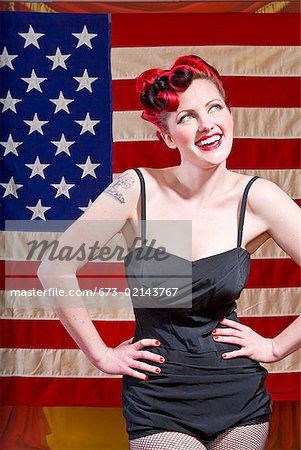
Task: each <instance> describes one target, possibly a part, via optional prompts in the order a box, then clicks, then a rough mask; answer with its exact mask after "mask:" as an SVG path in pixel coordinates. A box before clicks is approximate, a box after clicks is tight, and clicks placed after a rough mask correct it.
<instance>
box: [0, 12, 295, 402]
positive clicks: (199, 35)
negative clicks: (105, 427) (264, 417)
mask: <svg viewBox="0 0 301 450" xmlns="http://www.w3.org/2000/svg"><path fill="white" fill-rule="evenodd" d="M12 16H13V18H12ZM3 17H4V19H5V21H6V23H8V21H12V22H13V23H11V26H10V27H6V28H7V29H9V31H6V32H5V36H7V37H6V41H4V40H3V41H2V43H1V46H2V47H1V48H0V51H1V52H2V59H1V61H4V62H5V61H6V62H7V63H8V65H7V64H5V65H4V66H3V67H2V68H1V71H0V73H1V72H2V74H4V75H2V80H3V81H4V82H2V87H1V102H2V104H3V107H2V118H3V124H4V125H3V128H2V131H1V133H2V135H1V136H2V137H1V142H2V144H1V145H2V149H4V152H3V153H5V156H4V162H5V164H7V169H6V171H5V173H3V174H2V179H1V183H2V184H1V186H2V193H3V194H4V198H3V205H4V209H5V211H7V213H8V216H7V218H8V219H16V220H20V219H27V220H31V219H32V220H34V221H44V219H46V221H47V220H50V219H58V218H64V219H75V218H76V217H78V215H79V214H80V213H81V210H80V209H79V208H82V210H84V208H85V207H86V206H87V205H88V204H89V201H90V200H93V199H95V198H96V196H97V195H98V194H99V193H100V192H101V191H102V189H103V188H104V187H105V186H106V185H107V184H109V182H110V180H111V171H113V172H114V174H117V173H120V172H122V171H124V170H125V169H127V168H129V167H143V166H145V167H165V166H168V165H175V164H177V163H179V156H178V154H177V153H176V152H172V151H170V150H169V149H166V148H164V147H163V146H162V144H161V143H160V142H158V141H156V136H155V130H154V128H153V127H152V126H151V125H150V124H148V123H146V122H144V121H142V120H141V119H140V113H141V112H140V106H139V103H138V100H137V95H136V93H135V88H134V83H135V82H134V79H135V77H136V76H137V75H138V74H139V73H141V72H142V71H143V70H146V69H147V68H150V67H161V68H164V67H166V68H167V67H170V65H171V63H172V62H173V61H174V60H175V59H176V58H177V57H178V56H180V55H185V54H197V55H199V56H201V57H202V58H204V59H205V60H207V61H208V62H209V63H210V64H212V65H214V66H216V67H217V68H218V70H219V71H220V73H221V74H222V76H223V78H224V81H225V85H226V87H227V90H228V93H229V97H230V101H231V104H232V110H233V115H234V120H235V142H234V148H233V150H232V153H231V155H230V157H229V160H228V168H229V169H230V170H234V171H238V172H243V173H248V174H253V175H259V176H261V177H263V178H267V179H270V180H272V181H274V182H276V183H277V184H278V185H279V186H280V187H281V188H282V189H283V190H284V191H285V192H287V193H288V195H290V196H291V197H292V198H293V199H294V200H295V201H296V202H300V198H301V192H300V185H301V184H300V183H298V176H299V175H300V172H299V171H298V169H299V165H300V158H299V150H300V131H299V129H298V112H299V108H300V95H298V93H299V92H300V78H299V77H300V68H299V65H298V49H299V48H298V45H299V43H300V38H299V31H300V24H299V16H298V15H295V14H288V15H281V16H277V15H273V14H264V15H249V14H240V15H236V14H221V15H219V14H193V15H192V14H181V15H176V14H168V15H167V14H146V15H145V14H125V15H123V14H120V15H119V14H113V15H112V17H111V20H112V22H111V25H112V36H111V42H109V44H110V46H111V74H112V80H113V81H112V93H113V119H114V120H113V141H114V146H113V159H112V160H111V153H110V142H111V134H110V133H111V131H110V129H111V128H110V80H109V74H110V71H109V62H108V52H109V50H108V47H107V46H105V44H104V39H105V35H106V36H108V30H107V29H106V30H107V31H106V32H105V31H104V30H105V24H106V25H108V23H109V18H108V17H106V16H98V15H84V16H81V15H79V16H77V15H64V14H57V15H52V14H41V15H40V14H33V15H32V14H29V13H27V14H25V15H23V14H20V15H19V14H17V13H11V14H5V15H4V16H3ZM18 17H19V18H20V19H19V18H18ZM2 20H3V19H2ZM18 20H20V24H19V23H18V24H17V22H18ZM44 20H45V21H48V22H45V23H46V24H47V25H42V24H43V23H44ZM90 20H91V21H90ZM52 21H57V24H56V25H53V24H52V25H51V23H53V22H52ZM30 26H31V27H32V29H33V31H31V29H30ZM85 26H86V29H85ZM20 27H21V28H20ZM52 29H53V30H54V34H53V35H52V37H50V33H51V30H52ZM154 29H155V30H156V32H154ZM12 30H14V31H12ZM170 30H178V32H176V33H175V32H171V31H170ZM279 30H285V32H283V33H280V32H279ZM19 33H21V34H19ZM92 35H97V36H93V37H92ZM26 36H28V38H27V40H26ZM34 36H35V37H36V40H35V38H34ZM47 36H49V38H48V39H49V41H50V43H49V45H51V47H50V48H49V47H47V48H46V47H45V46H46V40H47ZM59 36H61V37H60V39H61V40H60V41H59V40H58V37H59ZM80 36H82V38H80ZM90 38H91V39H90ZM29 39H31V40H33V41H34V42H36V44H37V45H38V46H39V47H40V48H39V47H37V45H35V44H33V43H31V44H29ZM82 40H86V41H87V43H82V44H81V42H82ZM26 42H28V45H26ZM88 42H89V43H90V45H91V47H92V48H90V47H89V44H88ZM98 45H99V47H97V46H98ZM101 45H103V47H101ZM17 46H18V47H17ZM4 48H5V49H6V50H5V49H4ZM57 48H59V49H60V52H61V54H62V55H63V56H55V55H56V52H57ZM28 52H31V54H32V55H33V56H31V58H32V59H30V58H28V57H27V56H26V55H28V54H29V53H28ZM79 52H81V53H80V55H79ZM92 52H94V55H95V56H93V53H92ZM6 53H8V55H7V54H6ZM38 54H43V55H44V56H43V58H44V59H42V60H41V61H42V62H39V63H34V61H35V59H33V58H34V57H36V55H38ZM69 54H70V56H68V57H67V55H69ZM23 55H25V56H23ZM58 55H59V54H58ZM12 57H15V58H12ZM49 57H52V58H54V59H53V60H52V59H49ZM21 58H22V60H21ZM64 58H65V60H64ZM39 61H40V60H39ZM55 61H56V62H55ZM19 62H22V64H20V65H18V63H19ZM59 62H60V64H61V66H58V67H56V68H53V65H55V64H57V63H59ZM101 63H104V65H102V68H101ZM2 64H3V63H2ZM64 64H65V65H66V67H67V68H66V69H65V68H64V67H62V66H63V65H64ZM9 65H12V66H13V67H14V70H13V69H12V68H11V67H9ZM17 67H19V69H18V72H17ZM42 69H43V70H42ZM46 69H47V70H46ZM32 70H34V73H33V72H32ZM85 71H87V72H85ZM17 73H18V76H17V77H16V74H17ZM85 74H86V75H85ZM54 75H55V76H59V75H61V76H62V77H63V76H65V77H66V80H67V81H65V82H64V81H63V80H61V79H57V78H54V81H53V82H52V81H51V82H50V79H51V77H53V76H54ZM43 78H46V79H45V80H43V81H42V79H43ZM76 78H77V79H76ZM95 78H96V79H95ZM92 79H95V80H94V81H92ZM26 80H27V81H26ZM80 80H81V81H80ZM84 84H85V86H86V87H85V88H84V87H82V86H83V85H84ZM34 85H35V86H36V88H31V89H30V90H28V89H29V88H30V87H31V86H34ZM37 86H40V89H41V90H42V92H40V91H39V89H38V88H37ZM64 86H65V87H64ZM88 86H90V88H91V90H92V92H90V90H89V88H88ZM27 90H28V92H26V91H27ZM8 92H9V94H8ZM61 93H62V95H61ZM84 94H85V99H86V100H84V97H83V96H84ZM32 95H34V96H35V97H34V99H33V100H32V101H31V100H30V96H32ZM79 96H80V98H79ZM17 100H19V101H17ZM70 100H74V101H73V102H70V103H68V101H70ZM85 101H86V103H84V102H85ZM40 102H41V107H39V109H38V108H37V105H39V104H40ZM42 102H43V103H42ZM85 105H86V106H85ZM25 106H26V108H25ZM59 108H62V109H60V110H58V109H59ZM103 108H104V109H103ZM4 109H5V110H4ZM13 109H16V111H17V112H14V110H13ZM66 110H69V111H70V114H69V113H68V112H67V111H66ZM88 113H89V116H87V114H88ZM35 114H37V116H35ZM35 117H36V118H35ZM58 119H59V120H58ZM93 121H94V122H97V121H99V122H97V123H94V122H93ZM43 122H45V123H43ZM67 122H68V126H67ZM79 122H82V123H79ZM83 122H85V125H83ZM91 122H93V124H92V125H91ZM52 124H53V125H52ZM34 127H37V128H39V127H40V129H41V131H42V133H41V132H40V131H38V130H36V131H33V128H34ZM86 127H88V128H89V127H90V128H91V131H85V128H86ZM92 129H93V130H94V132H95V134H94V133H93V132H92ZM18 130H23V131H22V133H21V131H18ZM63 134H64V137H65V140H64V139H63V138H62V135H63ZM10 136H11V137H10ZM25 136H26V139H25ZM86 139H87V140H86ZM45 141H47V144H48V146H47V147H46V143H45ZM65 141H66V142H67V143H70V142H73V141H74V143H73V144H70V145H69V144H67V143H66V142H65ZM20 142H22V144H20ZM42 142H43V144H42ZM3 144H4V145H3ZM17 144H19V145H17ZM68 152H69V153H70V155H69V154H68ZM16 153H17V154H18V155H19V156H18V155H17V154H16ZM38 156H39V160H36V158H37V157H38ZM88 157H90V160H88ZM21 161H22V163H21ZM47 164H50V165H49V166H47V167H45V166H46V165H47ZM55 164H56V170H54V165H55ZM97 164H100V165H99V166H97V167H96V165H97ZM81 166H82V167H81ZM42 174H44V176H45V178H44V177H43V176H42ZM93 174H94V175H95V176H94V175H93ZM84 175H85V176H84ZM11 177H13V180H12V181H10V180H11ZM63 177H64V179H63ZM35 182H37V184H36V187H35V189H34V188H33V187H32V186H33V184H35ZM84 183H87V184H84ZM21 185H22V186H21ZM70 185H74V186H72V187H70ZM5 193H7V194H5ZM23 193H24V194H23ZM26 193H27V194H26ZM68 194H69V197H70V198H69V197H68ZM39 200H40V203H39ZM9 203H10V204H11V206H9V205H8V204H9ZM30 208H31V209H30ZM45 208H51V209H47V210H46V209H45ZM59 211H61V214H62V215H60V214H59ZM50 233H54V234H55V231H50ZM4 237H5V242H6V246H5V250H4V252H3V258H6V259H7V260H9V264H8V265H6V274H7V277H6V286H4V285H3V287H2V288H3V291H2V294H3V296H2V299H3V303H2V309H1V314H2V327H1V329H2V331H1V338H2V342H1V347H2V349H1V350H2V356H3V361H4V364H3V365H2V367H3V368H2V377H3V378H2V388H3V394H2V401H3V402H4V403H6V404H21V405H22V404H31V405H42V406H45V405H74V406H78V405H82V406H84V405H86V406H88V405H90V406H120V404H121V396H120V390H121V379H120V377H118V376H116V377H114V376H110V375H106V374H103V373H101V372H99V371H97V369H95V368H94V367H93V366H91V364H90V363H89V362H88V361H87V360H86V359H85V357H84V356H83V354H82V353H81V352H80V351H79V350H78V348H77V347H76V344H75V343H74V342H73V341H72V339H71V338H70V337H69V336H68V335H67V333H66V331H65V330H64V329H63V327H62V326H61V324H60V323H59V321H58V320H57V319H56V318H55V315H54V313H53V312H52V311H51V309H48V310H47V309H45V308H43V307H40V308H39V307H37V306H36V305H33V307H32V308H31V309H30V308H29V307H27V308H24V307H22V301H20V299H17V298H12V297H10V296H9V293H8V287H9V285H10V283H12V282H14V283H16V280H15V279H14V278H11V277H9V274H10V273H19V274H20V273H21V270H22V271H27V270H28V273H32V271H33V267H37V264H38V262H28V263H26V265H24V264H23V262H22V261H23V260H24V255H25V250H24V248H25V247H26V239H27V238H28V235H27V234H26V232H24V231H22V229H21V230H19V231H18V232H16V231H9V230H6V231H5V232H4V234H3V239H4ZM28 267H29V269H27V268H28ZM20 268H21V269H20ZM87 270H88V269H87ZM23 273H26V272H23ZM19 278H20V279H21V277H19ZM21 280H22V285H23V286H25V285H26V283H27V281H26V283H25V281H24V280H25V279H21ZM299 280H300V279H299V271H298V268H297V265H296V264H295V263H294V262H293V261H292V260H291V259H290V258H289V257H288V255H286V254H285V253H284V252H283V250H282V249H281V248H280V247H278V246H277V245H276V244H275V243H274V242H272V241H271V240H269V241H268V242H267V243H266V244H264V246H262V247H260V248H259V250H258V251H257V252H256V253H255V254H254V255H253V256H252V261H251V273H250V277H249V280H248V284H247V287H246V289H245V290H244V292H243V293H242V295H241V298H240V300H239V302H238V304H239V315H240V317H241V318H242V321H243V322H244V323H246V324H249V325H251V326H252V327H253V328H254V329H255V330H256V331H258V332H260V333H262V334H263V335H264V336H266V337H271V336H273V337H274V336H275V335H276V334H278V333H279V332H280V331H281V330H282V329H283V328H285V327H286V326H287V325H288V324H289V323H291V322H292V320H293V319H294V318H295V316H296V315H297V314H298V296H299V294H300V288H299ZM30 283H31V284H30V286H32V285H35V286H38V281H37V280H36V278H35V279H34V280H31V281H30ZM92 318H93V320H94V321H95V325H96V327H97V329H99V332H100V334H101V336H102V337H103V338H104V340H105V342H106V343H107V344H108V345H111V346H114V345H117V344H119V343H120V342H122V341H123V340H125V339H128V338H129V337H131V336H133V330H134V322H133V315H132V312H131V311H129V310H128V309H126V310H122V309H118V310H116V309H114V308H113V307H112V308H111V309H102V308H101V306H99V308H98V310H96V311H95V312H94V313H93V314H92ZM298 360H299V358H298V354H297V353H295V354H293V355H291V356H289V357H287V358H285V359H284V360H282V361H280V362H279V363H275V364H269V365H266V367H267V369H268V370H269V372H270V375H269V377H268V382H267V384H268V388H269V391H270V392H271V393H272V395H273V397H274V399H275V400H296V399H297V398H298V395H299V392H300V389H299V384H298V383H299V373H298V372H299V366H298Z"/></svg>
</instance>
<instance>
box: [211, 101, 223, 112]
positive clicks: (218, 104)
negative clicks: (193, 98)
mask: <svg viewBox="0 0 301 450" xmlns="http://www.w3.org/2000/svg"><path fill="white" fill-rule="evenodd" d="M216 106H217V107H218V109H219V110H221V109H223V106H222V105H221V104H220V103H215V104H214V105H212V106H210V108H209V111H211V109H212V108H214V107H216Z"/></svg>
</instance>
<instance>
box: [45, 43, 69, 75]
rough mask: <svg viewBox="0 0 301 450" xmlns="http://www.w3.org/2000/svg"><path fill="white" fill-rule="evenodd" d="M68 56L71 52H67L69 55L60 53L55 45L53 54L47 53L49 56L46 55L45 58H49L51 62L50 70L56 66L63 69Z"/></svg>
mask: <svg viewBox="0 0 301 450" xmlns="http://www.w3.org/2000/svg"><path fill="white" fill-rule="evenodd" d="M69 56H71V53H69V55H62V52H61V50H60V48H59V47H57V49H56V52H55V55H49V56H46V58H48V59H50V60H51V61H52V63H53V64H52V67H51V70H54V69H56V68H57V67H62V68H63V69H65V70H67V66H66V64H65V61H66V59H68V58H69Z"/></svg>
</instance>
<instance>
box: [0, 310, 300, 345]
mask: <svg viewBox="0 0 301 450" xmlns="http://www.w3.org/2000/svg"><path fill="white" fill-rule="evenodd" d="M295 318H296V317H294V316H281V317H264V318H262V317H250V318H246V317H243V318H241V319H240V320H241V322H242V323H243V324H245V325H248V326H250V327H251V328H253V329H254V330H255V331H256V332H257V333H260V334H262V335H263V336H264V337H269V338H270V337H274V336H277V335H278V334H279V333H281V331H282V330H284V328H286V327H287V326H288V325H290V324H291V323H292V322H293V321H294V319H295ZM94 325H95V327H96V329H97V330H98V332H99V334H100V336H101V337H102V339H103V340H104V342H105V343H106V344H107V345H108V346H110V347H115V346H117V345H119V344H120V342H123V341H125V340H126V339H129V338H130V337H132V336H133V335H134V330H135V322H134V321H117V320H115V321H107V320H103V321H94ZM153 337H154V339H156V338H157V337H156V336H153ZM0 347H1V348H8V347H12V348H52V349H53V348H65V349H75V348H78V346H77V344H76V343H75V342H74V340H73V339H72V338H71V336H70V335H69V334H68V333H67V331H66V330H65V328H64V327H63V325H62V324H61V322H59V321H58V320H40V321H37V320H5V319H2V320H1V329H0Z"/></svg>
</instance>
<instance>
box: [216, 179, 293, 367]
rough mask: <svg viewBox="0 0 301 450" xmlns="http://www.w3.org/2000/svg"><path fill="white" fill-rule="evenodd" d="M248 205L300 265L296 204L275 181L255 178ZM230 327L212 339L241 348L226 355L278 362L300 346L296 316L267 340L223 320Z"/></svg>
mask: <svg viewBox="0 0 301 450" xmlns="http://www.w3.org/2000/svg"><path fill="white" fill-rule="evenodd" d="M248 206H249V207H250V209H251V210H252V212H253V213H254V214H256V216H258V219H259V220H262V221H264V223H265V227H266V231H267V232H268V233H269V234H270V236H271V237H272V238H273V239H274V241H275V242H276V243H277V244H278V245H279V246H280V247H281V248H282V249H283V250H284V251H285V252H286V253H287V254H288V255H290V256H291V257H292V259H293V260H294V261H295V262H296V263H297V264H298V265H299V266H301V251H300V247H301V226H300V225H301V214H300V209H299V207H298V206H297V205H296V203H295V202H294V201H293V200H292V199H291V198H290V197H289V196H288V195H287V194H286V193H285V192H284V191H282V189H280V188H279V186H277V185H276V184H275V183H273V182H271V181H268V180H265V179H258V180H256V183H254V184H253V185H252V189H250V192H249V196H248ZM220 323H221V324H222V325H225V326H227V327H230V328H217V331H216V332H215V333H213V338H214V339H216V340H217V341H218V342H228V343H231V344H236V345H240V346H241V349H240V350H237V351H233V352H228V353H226V354H225V356H224V355H223V356H224V357H225V358H235V357H237V356H249V357H251V358H252V359H254V360H257V361H260V362H275V361H279V360H281V359H283V358H285V357H286V356H288V355H290V354H291V353H293V352H294V351H296V350H298V349H299V348H300V347H301V333H300V329H301V326H300V325H301V318H300V317H299V318H297V319H296V320H295V321H294V322H293V323H291V324H290V325H289V326H288V327H287V328H286V329H285V330H283V331H282V332H281V333H280V334H279V335H278V336H275V337H274V338H273V339H266V338H263V337H262V336H260V335H259V334H257V333H256V332H255V331H253V330H252V329H251V328H250V327H247V326H245V325H242V324H240V323H237V322H234V321H232V320H228V319H224V320H222V321H221V322H220Z"/></svg>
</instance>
